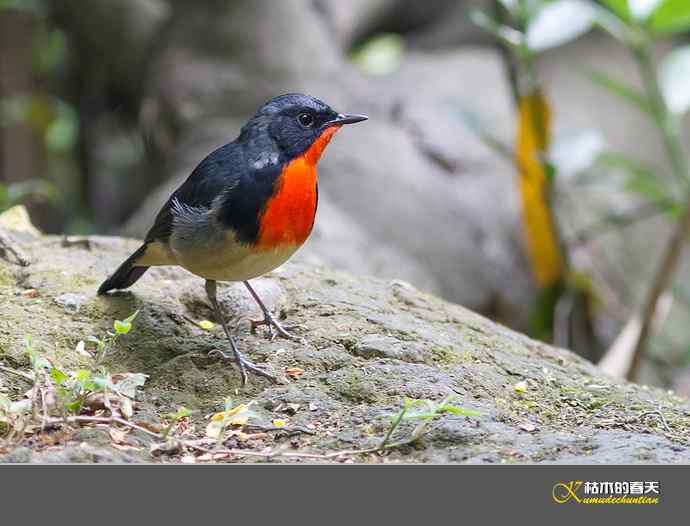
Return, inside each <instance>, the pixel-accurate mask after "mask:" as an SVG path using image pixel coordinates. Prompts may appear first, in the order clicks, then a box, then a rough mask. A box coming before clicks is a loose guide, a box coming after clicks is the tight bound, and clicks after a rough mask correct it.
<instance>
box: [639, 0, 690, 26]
mask: <svg viewBox="0 0 690 526" xmlns="http://www.w3.org/2000/svg"><path fill="white" fill-rule="evenodd" d="M649 27H650V28H651V29H652V30H653V31H654V32H656V33H664V34H669V33H680V32H683V31H688V30H690V2H688V0H665V2H664V3H662V4H661V5H660V6H659V7H658V8H657V10H656V11H654V13H653V14H652V16H651V18H650V19H649Z"/></svg>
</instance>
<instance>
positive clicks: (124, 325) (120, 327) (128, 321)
mask: <svg viewBox="0 0 690 526" xmlns="http://www.w3.org/2000/svg"><path fill="white" fill-rule="evenodd" d="M137 314H139V311H138V310H137V311H136V312H134V314H132V315H130V316H128V317H127V318H125V319H124V320H115V321H114V322H113V328H114V329H115V333H116V334H127V333H129V331H131V330H132V322H133V321H134V318H136V317H137Z"/></svg>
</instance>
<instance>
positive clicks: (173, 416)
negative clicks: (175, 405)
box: [165, 406, 192, 420]
mask: <svg viewBox="0 0 690 526" xmlns="http://www.w3.org/2000/svg"><path fill="white" fill-rule="evenodd" d="M191 414H192V411H191V410H190V409H187V408H186V407H184V406H182V407H180V408H179V409H178V410H177V411H176V412H174V413H168V414H167V415H165V416H166V418H167V419H169V420H179V419H180V418H185V417H187V416H190V415H191Z"/></svg>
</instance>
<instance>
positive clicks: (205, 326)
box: [199, 320, 216, 331]
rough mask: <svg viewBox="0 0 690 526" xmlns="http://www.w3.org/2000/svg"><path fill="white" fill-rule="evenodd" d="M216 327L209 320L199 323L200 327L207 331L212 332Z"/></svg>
mask: <svg viewBox="0 0 690 526" xmlns="http://www.w3.org/2000/svg"><path fill="white" fill-rule="evenodd" d="M215 326H216V324H215V323H213V322H212V321H209V320H201V321H200V322H199V327H201V328H202V329H204V330H205V331H210V330H211V329H213V327H215Z"/></svg>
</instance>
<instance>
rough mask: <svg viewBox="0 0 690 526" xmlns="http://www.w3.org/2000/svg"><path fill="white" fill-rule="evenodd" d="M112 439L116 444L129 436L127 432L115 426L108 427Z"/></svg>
mask: <svg viewBox="0 0 690 526" xmlns="http://www.w3.org/2000/svg"><path fill="white" fill-rule="evenodd" d="M108 434H109V435H110V439H111V440H112V441H113V442H114V443H116V444H122V443H123V442H124V441H125V439H126V438H127V432H126V431H123V430H121V429H117V428H115V427H111V428H110V429H108Z"/></svg>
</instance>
